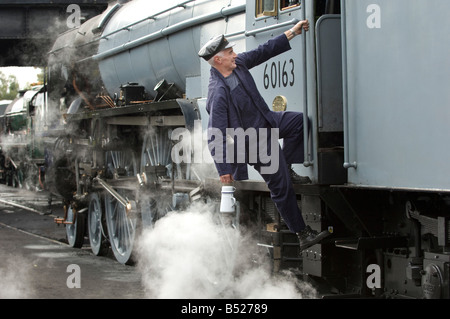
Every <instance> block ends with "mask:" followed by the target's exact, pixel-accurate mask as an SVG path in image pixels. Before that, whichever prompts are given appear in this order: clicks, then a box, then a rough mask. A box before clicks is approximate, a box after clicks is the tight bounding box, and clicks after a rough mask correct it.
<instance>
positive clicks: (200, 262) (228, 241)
mask: <svg viewBox="0 0 450 319" xmlns="http://www.w3.org/2000/svg"><path fill="white" fill-rule="evenodd" d="M212 209H213V207H212V206H211V205H205V204H197V203H194V204H192V205H191V207H189V208H188V209H187V210H186V211H183V212H171V213H169V214H168V215H167V216H165V217H164V218H162V219H160V220H158V221H157V222H156V223H155V226H154V227H153V228H152V229H146V230H144V232H143V234H142V236H141V237H140V239H139V242H138V245H137V246H138V252H139V253H138V255H139V258H138V269H139V270H140V271H141V272H142V280H143V285H144V287H145V288H146V292H147V297H149V298H166V299H171V298H174V299H180V298H188V299H189V298H191V299H192V298H207V299H213V298H214V299H217V298H242V299H244V298H252V299H259V298H267V299H275V298H281V299H294V298H316V297H317V294H316V291H315V290H314V288H312V286H311V285H309V284H306V283H303V282H300V281H299V280H298V279H297V278H296V277H295V276H294V275H293V274H291V273H290V272H285V273H282V274H279V275H273V274H271V272H270V269H269V268H268V267H267V263H261V264H260V263H258V261H257V260H255V257H256V243H255V242H254V241H253V240H252V239H251V238H249V236H246V235H245V234H244V233H245V230H241V232H238V231H236V230H234V229H232V228H231V227H223V226H222V225H221V224H220V223H217V220H215V219H214V217H213V214H211V211H212ZM232 248H233V249H232Z"/></svg>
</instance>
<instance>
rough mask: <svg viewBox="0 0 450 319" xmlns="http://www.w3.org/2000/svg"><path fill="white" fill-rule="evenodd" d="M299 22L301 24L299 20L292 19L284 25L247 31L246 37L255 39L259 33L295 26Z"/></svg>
mask: <svg viewBox="0 0 450 319" xmlns="http://www.w3.org/2000/svg"><path fill="white" fill-rule="evenodd" d="M298 22H299V20H298V19H292V20H289V21H286V22H283V23H279V24H274V25H270V26H268V27H263V28H259V29H255V30H252V31H247V32H245V36H246V37H254V36H255V35H256V34H258V33H262V32H267V31H271V30H275V29H278V28H283V27H287V26H290V25H295V24H297V23H298Z"/></svg>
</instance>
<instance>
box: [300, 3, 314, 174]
mask: <svg viewBox="0 0 450 319" xmlns="http://www.w3.org/2000/svg"><path fill="white" fill-rule="evenodd" d="M305 2H306V1H305V0H303V3H302V6H301V12H302V18H303V20H305V19H306V6H305ZM303 34H304V36H303V146H304V149H303V152H304V161H303V166H305V167H310V166H313V161H312V160H311V150H310V143H309V115H308V82H307V80H308V78H307V74H306V71H307V69H306V68H307V56H306V32H303Z"/></svg>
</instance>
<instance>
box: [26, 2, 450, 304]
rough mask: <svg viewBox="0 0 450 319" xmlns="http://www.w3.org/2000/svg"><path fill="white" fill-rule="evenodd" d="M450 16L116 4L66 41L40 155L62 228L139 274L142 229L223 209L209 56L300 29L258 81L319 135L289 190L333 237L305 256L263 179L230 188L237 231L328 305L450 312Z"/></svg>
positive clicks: (42, 115)
mask: <svg viewBox="0 0 450 319" xmlns="http://www.w3.org/2000/svg"><path fill="white" fill-rule="evenodd" d="M449 10H450V3H449V2H448V1H447V0H435V1H433V3H432V4H431V3H428V2H424V1H419V0H399V1H389V0H342V1H337V0H301V1H299V0H264V1H263V0H247V1H243V0H211V1H203V0H185V1H181V2H180V0H177V1H164V2H162V1H160V2H156V1H144V0H132V1H118V2H112V3H110V4H109V7H108V9H107V10H106V11H105V12H104V13H103V14H101V15H99V16H97V17H94V18H92V19H90V20H88V21H86V22H85V23H83V24H82V25H81V26H80V27H79V28H75V29H72V30H69V31H67V32H66V33H64V34H61V35H60V36H59V37H58V39H57V40H56V42H55V44H54V46H53V48H52V50H51V51H50V52H49V59H48V66H47V83H46V86H45V93H44V95H43V103H40V104H39V105H38V106H37V107H36V110H35V113H33V116H32V120H33V125H32V131H33V132H35V133H34V135H33V139H34V140H39V141H40V143H42V145H43V146H45V152H44V155H43V158H44V162H45V163H44V164H42V165H41V166H39V167H38V169H37V170H35V173H36V172H37V173H39V174H41V176H42V178H41V180H44V178H45V185H46V187H48V188H49V189H51V190H52V191H54V192H57V193H59V194H60V195H61V196H62V197H63V198H64V202H65V203H66V213H65V216H64V217H63V218H59V219H57V220H56V222H57V223H61V224H64V225H65V226H66V229H67V235H68V241H69V243H70V244H71V245H72V246H74V247H80V246H81V245H83V241H84V236H85V234H88V236H89V240H90V245H91V249H92V251H93V252H94V254H96V255H103V254H105V253H106V252H107V251H108V249H109V246H110V247H111V249H112V251H113V253H114V256H115V257H116V259H117V260H118V261H119V262H121V263H130V262H132V260H133V244H134V242H135V238H136V236H137V234H138V232H139V229H140V227H151V226H152V225H153V224H154V223H155V222H156V221H157V220H158V219H160V218H163V216H164V215H165V214H166V213H167V212H169V211H172V210H176V209H180V208H182V207H185V206H186V205H188V204H189V203H190V202H192V201H196V200H206V199H207V198H212V199H217V198H218V197H219V195H220V186H221V185H220V183H219V180H218V176H217V172H216V171H215V169H214V166H213V164H212V163H211V162H210V161H208V160H207V159H206V157H207V156H206V155H204V152H202V150H204V149H207V147H204V145H205V143H206V141H205V139H204V136H203V134H202V132H204V130H205V128H206V127H207V122H208V114H207V113H206V111H205V105H206V98H205V97H206V96H207V84H208V80H209V68H210V66H209V65H208V64H207V63H205V62H204V61H201V60H200V59H199V57H198V55H197V52H198V51H199V49H200V47H201V46H202V45H203V44H204V43H205V42H206V41H208V40H209V39H210V38H211V37H212V36H214V35H216V34H225V36H226V37H227V38H228V39H229V40H230V41H233V42H235V43H236V46H235V51H236V52H242V51H246V50H250V49H253V48H256V47H257V45H259V44H261V43H264V42H265V41H267V40H268V39H270V38H272V37H274V36H276V35H278V34H280V33H282V32H284V31H286V30H287V29H289V28H290V27H291V26H293V25H294V24H295V23H296V22H298V21H299V20H302V19H305V18H306V19H308V20H309V21H310V24H311V28H310V30H309V31H308V32H306V33H304V34H302V35H301V36H300V37H297V38H295V39H294V40H292V41H291V46H292V50H290V51H288V52H286V53H283V54H282V55H280V56H277V57H276V58H273V59H271V60H269V61H268V62H266V63H264V64H263V65H260V66H259V67H256V68H254V69H253V70H252V71H251V72H252V75H253V76H254V78H255V81H256V83H257V85H258V87H259V90H260V92H261V94H262V95H263V97H264V98H265V100H266V101H273V103H272V105H273V108H274V110H276V111H286V110H290V111H298V112H303V114H304V117H305V118H308V119H309V121H305V125H304V135H305V141H307V142H305V145H304V154H305V162H304V163H303V165H302V164H297V165H294V169H295V171H296V172H297V173H298V174H299V175H303V176H308V177H310V179H311V181H312V183H311V184H309V185H295V186H294V187H295V190H296V193H297V196H298V203H299V205H300V207H301V209H302V213H303V216H304V219H305V221H306V222H307V224H309V225H310V226H311V227H312V228H313V229H315V230H318V231H321V230H324V229H327V228H329V229H330V230H332V231H333V236H332V237H330V238H331V239H329V240H327V241H326V242H324V243H322V244H318V245H315V246H313V247H311V248H309V249H307V250H305V251H303V252H301V253H299V251H298V241H297V238H296V236H295V235H293V234H291V233H290V232H289V231H288V230H287V227H286V225H285V224H284V221H283V220H282V218H281V217H280V216H279V214H278V212H277V211H276V208H275V207H274V205H273V203H272V201H271V199H270V193H269V191H268V189H267V186H266V185H265V183H264V182H263V180H262V179H261V177H260V176H259V175H258V174H257V173H256V171H254V170H253V169H252V168H251V167H249V170H250V179H249V180H247V181H239V182H235V184H234V186H235V187H236V193H235V195H236V198H237V199H238V203H239V205H238V206H237V211H236V215H235V216H234V217H233V218H235V219H237V221H236V222H237V223H239V222H241V223H244V222H245V223H251V224H252V225H254V226H255V227H254V228H255V229H257V232H258V236H259V239H260V247H262V248H263V249H265V250H266V251H267V253H268V254H269V255H270V257H271V262H272V267H273V270H274V272H278V271H280V270H282V269H285V268H295V269H297V270H298V272H299V274H300V275H302V276H303V277H304V278H305V280H309V281H310V282H312V283H314V284H315V285H316V286H317V287H320V288H321V289H325V290H326V291H327V292H328V293H327V295H328V296H340V297H345V296H364V297H368V296H375V297H385V298H406V297H413V298H449V297H450V286H449V282H450V278H449V277H450V250H449V247H450V230H449V229H450V227H449V226H450V224H449V218H450V183H449V179H448V176H450V166H449V165H448V163H447V161H446V160H447V158H449V156H450V151H449V148H448V147H446V145H447V143H446V142H447V141H446V139H447V138H446V137H447V136H449V135H450V128H449V125H448V123H447V121H448V119H449V118H450V114H449V108H448V105H449V102H450V93H449V90H448V89H447V88H446V85H448V83H450V78H449V77H450V75H449V72H448V70H449V69H450V65H449V64H450V61H449V59H448V56H449V53H450V52H449V45H448V41H445V40H444V39H445V38H446V36H447V33H448V30H450V22H449V20H448V19H447V18H446V16H445V15H446V12H448V11H449ZM180 129H181V130H182V131H180ZM177 130H178V131H177ZM175 132H183V133H182V134H178V135H177V134H175ZM446 132H447V133H448V134H447V133H446ZM198 133H199V134H198ZM181 135H183V136H182V137H183V140H184V142H186V141H187V142H192V141H194V142H195V143H194V145H196V147H198V148H199V149H200V150H198V149H197V150H196V149H195V147H185V145H184V144H182V143H181V138H180V136H181ZM174 136H176V138H175V137H174ZM196 151H198V152H200V153H195V152H196ZM195 154H202V155H201V156H199V157H196V156H195ZM177 158H181V159H183V160H176V159H177ZM196 159H197V160H196Z"/></svg>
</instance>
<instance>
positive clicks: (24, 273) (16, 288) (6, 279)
mask: <svg viewBox="0 0 450 319" xmlns="http://www.w3.org/2000/svg"><path fill="white" fill-rule="evenodd" d="M28 264H29V263H27V262H25V261H24V260H23V258H21V257H17V256H12V257H11V258H7V260H6V261H5V264H0V299H19V298H21V299H25V298H30V297H31V294H32V291H31V289H30V285H29V279H30V269H27V267H24V266H23V265H28ZM17 265H21V267H17Z"/></svg>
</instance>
